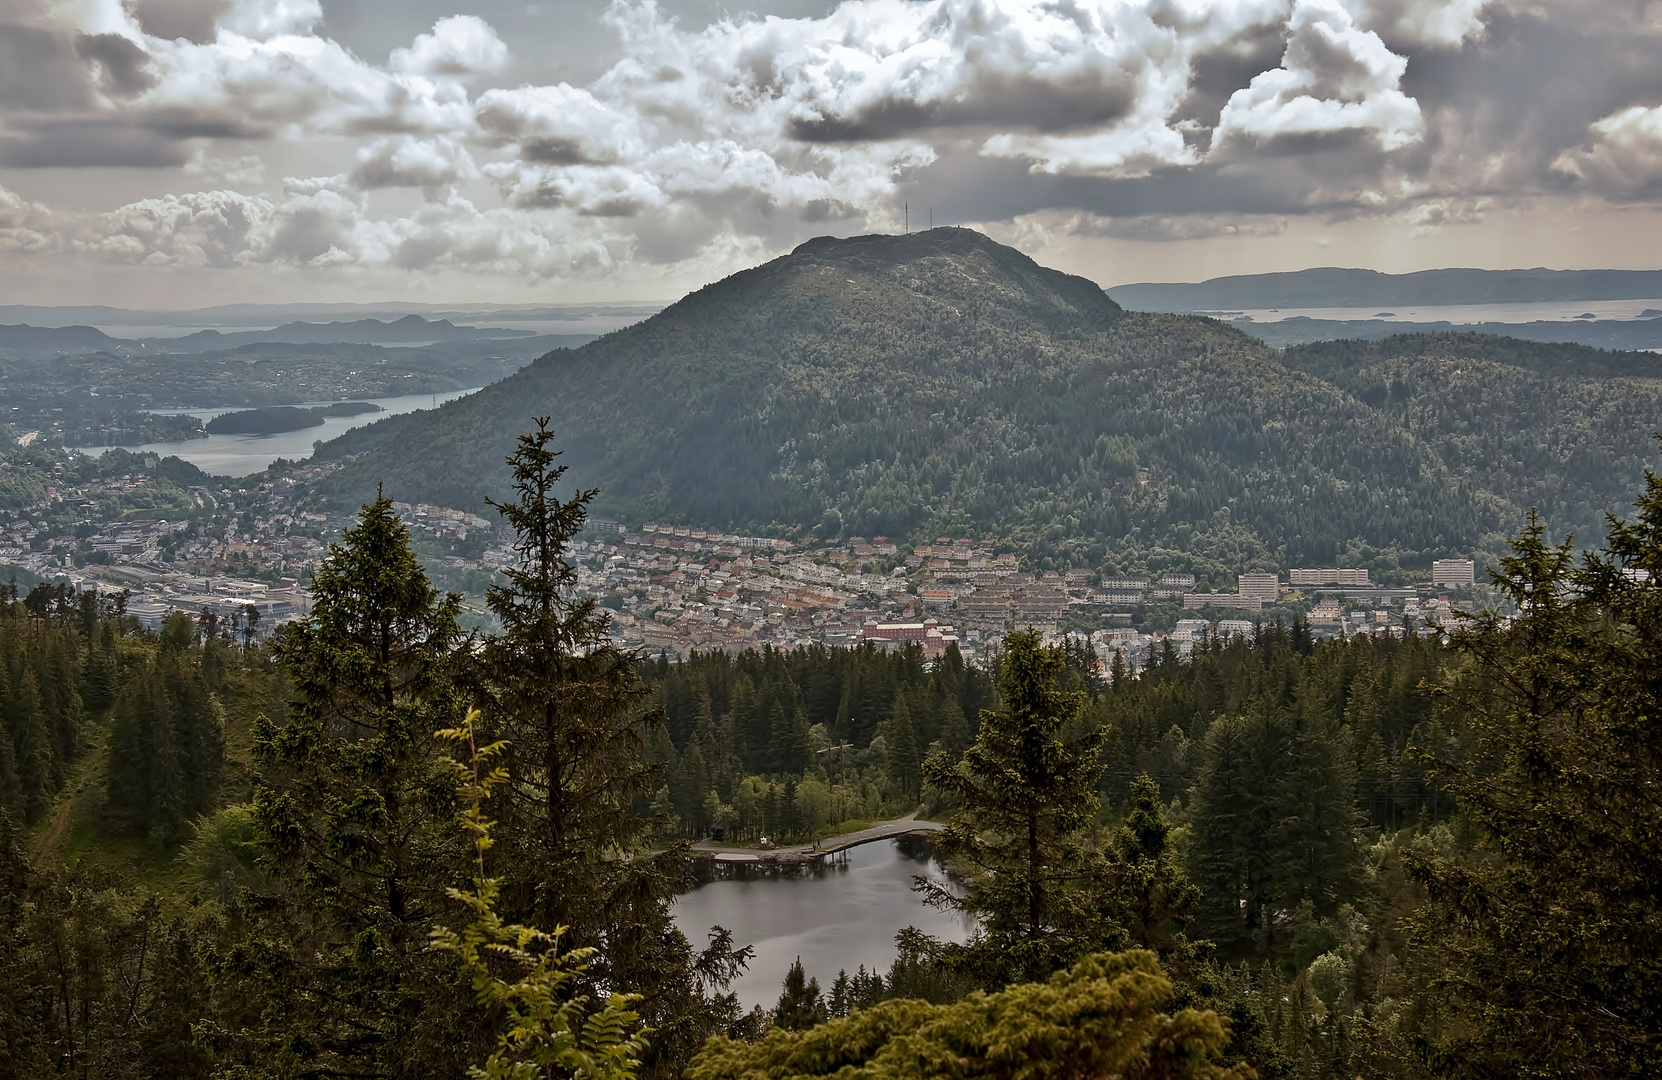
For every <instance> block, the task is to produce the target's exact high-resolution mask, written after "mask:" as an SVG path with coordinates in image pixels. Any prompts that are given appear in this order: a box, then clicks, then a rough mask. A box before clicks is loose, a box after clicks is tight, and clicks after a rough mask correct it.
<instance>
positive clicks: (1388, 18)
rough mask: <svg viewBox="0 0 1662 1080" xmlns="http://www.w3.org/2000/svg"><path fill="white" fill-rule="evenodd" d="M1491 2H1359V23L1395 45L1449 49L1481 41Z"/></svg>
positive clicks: (1355, 6)
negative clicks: (1485, 16) (1485, 10)
mask: <svg viewBox="0 0 1662 1080" xmlns="http://www.w3.org/2000/svg"><path fill="white" fill-rule="evenodd" d="M1489 4H1490V0H1358V2H1356V3H1354V4H1352V5H1351V11H1352V12H1353V13H1354V14H1355V16H1356V21H1357V23H1358V24H1359V25H1361V26H1362V28H1363V29H1366V30H1371V31H1373V32H1374V33H1376V34H1378V35H1380V36H1381V37H1382V38H1384V39H1385V40H1386V41H1389V42H1391V43H1392V44H1401V45H1409V46H1432V47H1442V48H1449V47H1452V46H1457V45H1459V44H1460V43H1461V42H1463V41H1468V40H1471V39H1472V38H1475V37H1478V36H1480V35H1481V33H1482V31H1483V19H1482V15H1483V10H1484V8H1486V7H1488V6H1489Z"/></svg>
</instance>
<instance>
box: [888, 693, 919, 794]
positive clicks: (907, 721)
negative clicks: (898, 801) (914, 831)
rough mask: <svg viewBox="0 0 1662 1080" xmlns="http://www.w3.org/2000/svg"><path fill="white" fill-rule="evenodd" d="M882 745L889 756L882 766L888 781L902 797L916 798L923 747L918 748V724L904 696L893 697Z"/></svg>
mask: <svg viewBox="0 0 1662 1080" xmlns="http://www.w3.org/2000/svg"><path fill="white" fill-rule="evenodd" d="M883 742H884V746H885V749H886V750H887V754H888V761H887V762H886V763H885V764H886V765H887V767H888V773H889V778H890V779H891V780H893V781H894V784H895V786H896V787H897V788H899V789H900V794H901V797H902V798H906V799H912V798H916V797H917V794H918V779H919V770H920V769H921V768H922V765H923V748H922V747H921V746H919V745H918V744H919V738H918V729H917V725H916V724H914V723H913V722H912V710H911V709H909V708H907V706H906V696H905V695H904V694H896V695H895V699H894V705H893V706H892V707H891V709H890V712H889V719H888V720H886V721H885V722H884V724H883Z"/></svg>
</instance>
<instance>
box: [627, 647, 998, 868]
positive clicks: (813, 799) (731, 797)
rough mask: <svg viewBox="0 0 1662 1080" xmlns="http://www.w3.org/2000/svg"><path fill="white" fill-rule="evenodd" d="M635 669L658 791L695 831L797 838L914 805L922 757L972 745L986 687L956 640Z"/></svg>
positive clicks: (676, 823) (725, 657)
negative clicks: (661, 777)
mask: <svg viewBox="0 0 1662 1080" xmlns="http://www.w3.org/2000/svg"><path fill="white" fill-rule="evenodd" d="M641 671H642V676H643V682H644V683H645V685H646V686H647V687H648V688H649V689H650V690H651V692H652V693H653V694H654V697H655V700H656V701H657V702H658V703H659V705H660V706H661V708H662V709H663V716H664V729H663V732H662V734H661V736H660V737H659V738H658V740H657V745H656V747H655V752H656V756H657V757H658V759H659V760H660V761H662V762H663V764H664V765H665V773H666V777H665V783H664V785H663V786H662V787H660V789H659V791H658V793H657V801H656V804H655V805H656V807H657V808H658V809H659V810H660V811H661V812H663V813H665V814H667V815H668V816H669V817H670V819H671V821H672V823H673V827H674V829H675V830H676V831H677V832H678V833H679V834H681V835H683V836H686V837H689V838H693V839H697V838H699V837H702V836H706V835H709V834H710V833H711V832H712V831H713V830H720V831H721V832H722V834H723V835H724V836H726V837H728V838H730V839H738V840H752V839H755V838H757V837H759V836H763V835H767V836H775V837H781V838H786V839H799V838H807V837H810V836H813V835H815V834H818V833H822V832H824V831H826V830H828V829H837V828H840V827H841V826H842V825H843V824H844V823H849V822H857V821H860V820H870V819H872V818H876V817H879V816H883V815H886V814H889V813H904V812H906V811H908V810H911V809H916V808H917V806H918V805H919V802H920V799H921V797H922V774H921V768H922V764H923V759H924V758H925V757H926V756H927V755H928V754H929V752H930V751H931V750H933V749H938V748H946V749H948V750H950V751H953V752H958V751H961V750H963V748H964V747H966V746H968V745H969V741H970V739H971V738H972V737H973V734H974V729H973V727H972V721H971V720H970V718H971V717H976V716H978V715H979V713H980V711H981V709H982V708H984V707H985V706H986V705H988V704H989V703H991V701H992V698H993V688H992V680H991V679H990V678H989V677H988V675H987V674H986V673H985V672H983V671H980V670H978V669H976V668H972V667H969V666H968V665H966V664H965V663H964V661H963V658H962V657H961V656H960V655H959V654H958V652H957V651H956V650H953V651H951V652H949V653H948V654H947V655H946V656H945V657H944V658H943V659H942V660H940V661H939V662H937V663H933V664H929V663H926V662H925V661H924V657H923V654H922V651H921V650H919V649H917V648H911V649H906V650H902V651H899V652H890V653H884V652H879V651H877V650H876V649H873V648H870V647H867V648H859V649H828V648H824V647H821V646H814V647H809V648H802V649H797V650H793V651H790V652H783V651H779V650H775V649H767V650H764V651H761V652H757V651H753V650H752V651H747V652H745V653H742V654H740V655H738V656H731V655H729V654H727V653H721V652H712V653H705V654H699V655H695V656H693V657H691V658H690V659H688V660H686V661H682V662H677V663H671V662H670V661H669V660H668V659H667V658H664V657H660V658H659V659H657V660H655V661H647V662H645V663H644V664H643V665H642V668H641Z"/></svg>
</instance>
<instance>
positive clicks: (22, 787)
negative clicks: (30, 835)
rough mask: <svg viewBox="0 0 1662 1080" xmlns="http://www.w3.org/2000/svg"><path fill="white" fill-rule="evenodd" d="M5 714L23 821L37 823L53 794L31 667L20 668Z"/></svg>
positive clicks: (47, 741)
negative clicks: (9, 729)
mask: <svg viewBox="0 0 1662 1080" xmlns="http://www.w3.org/2000/svg"><path fill="white" fill-rule="evenodd" d="M6 711H7V714H8V715H7V717H6V719H7V722H8V726H9V727H10V728H11V736H12V746H13V748H14V756H15V762H16V764H15V766H14V767H15V768H16V770H17V788H18V798H19V802H20V803H21V805H22V809H23V820H24V821H25V822H31V823H32V822H35V821H39V820H40V818H41V816H42V815H43V814H45V813H46V808H47V806H49V805H50V804H51V801H52V793H53V792H54V791H55V790H56V785H55V784H54V783H53V782H52V773H53V764H54V762H53V755H52V734H51V731H50V730H49V729H48V727H47V723H46V711H45V709H43V708H42V707H41V702H40V684H39V683H38V681H37V680H36V679H35V673H34V670H33V668H32V667H30V666H27V665H25V666H24V667H23V669H22V672H21V674H20V676H19V677H18V679H17V682H16V684H15V685H14V686H13V687H12V693H11V699H10V701H9V702H8V708H7V710H6Z"/></svg>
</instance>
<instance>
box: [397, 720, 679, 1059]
mask: <svg viewBox="0 0 1662 1080" xmlns="http://www.w3.org/2000/svg"><path fill="white" fill-rule="evenodd" d="M478 716H479V714H478V711H477V710H471V711H469V712H468V714H467V717H466V719H465V720H464V721H463V723H462V726H461V727H459V728H450V729H447V730H444V731H441V732H439V733H438V735H439V737H440V738H444V739H449V740H452V741H454V742H457V743H461V744H464V745H465V747H466V749H467V751H468V757H469V759H470V760H469V762H468V763H467V764H465V765H464V764H463V763H461V762H452V763H451V764H453V765H454V766H455V768H456V770H457V773H458V778H459V779H460V780H461V781H462V784H461V794H462V796H463V797H464V798H465V799H466V800H467V809H466V810H464V811H463V812H462V824H463V826H464V827H465V829H466V831H467V832H468V833H470V834H471V836H472V839H473V849H474V857H475V858H474V866H475V870H476V875H475V877H474V879H473V883H472V887H471V888H468V889H456V888H452V889H448V890H446V891H447V892H448V894H449V896H450V898H451V899H452V900H455V901H457V902H458V903H460V904H462V905H464V906H465V907H466V908H467V909H468V911H470V912H471V913H472V915H473V921H472V922H471V923H469V924H468V925H467V926H466V927H465V928H464V929H462V930H461V931H456V930H452V929H450V928H449V927H446V926H444V925H442V924H441V925H438V926H435V927H434V928H433V930H432V931H431V934H430V937H431V946H432V948H433V949H435V950H437V951H439V952H442V953H449V954H451V955H453V956H455V957H456V958H457V960H459V961H460V962H461V966H462V970H463V971H465V972H466V973H467V974H468V977H469V981H470V982H471V984H472V986H473V992H474V994H475V995H476V997H477V999H478V1002H479V1004H480V1006H482V1007H483V1008H484V1009H485V1010H487V1011H488V1012H489V1013H490V1014H492V1015H495V1016H500V1017H501V1018H502V1019H501V1029H502V1033H501V1034H500V1035H499V1036H498V1037H497V1048H496V1050H495V1052H494V1053H492V1054H491V1055H490V1057H489V1058H487V1059H486V1060H485V1064H484V1065H483V1066H473V1067H471V1068H469V1070H468V1075H469V1076H472V1077H476V1078H478V1080H544V1078H548V1077H571V1078H573V1080H634V1076H635V1072H636V1070H637V1068H638V1067H639V1066H640V1059H641V1056H642V1055H643V1054H644V1052H645V1050H646V1036H647V1034H648V1033H649V1031H650V1029H638V1028H637V1029H636V1030H635V1031H634V1032H633V1033H632V1034H631V1033H629V1032H630V1029H631V1028H636V1027H637V1025H636V1021H637V1020H638V1017H637V1016H636V1015H635V1014H634V1013H633V1012H631V1011H630V1008H629V1007H630V1005H631V1004H633V1003H634V1002H635V1001H637V1000H639V999H638V996H637V995H633V994H619V993H614V994H611V995H609V996H608V997H607V998H606V1003H605V1004H604V1005H603V1006H602V1007H600V1008H599V1009H597V1010H593V1011H592V1012H591V1011H590V1010H588V1009H587V1005H588V998H587V997H584V996H582V995H573V994H572V993H571V991H570V989H569V984H570V983H571V982H572V981H573V979H574V978H575V977H576V976H577V975H579V974H580V973H581V972H582V970H583V967H582V965H583V962H584V961H586V960H587V959H589V957H591V956H593V955H594V952H595V950H593V949H573V950H571V951H569V952H566V953H561V952H560V951H559V943H560V937H561V935H562V934H563V933H564V931H565V928H564V927H556V928H555V929H554V932H553V933H547V932H545V931H542V930H538V929H535V928H533V927H529V926H522V925H519V924H517V923H509V922H506V921H504V920H503V918H502V916H501V915H500V914H498V912H497V905H498V899H499V897H500V893H501V882H500V881H499V880H498V879H497V878H493V877H489V876H487V874H486V870H485V858H486V855H487V853H488V852H489V851H490V849H491V847H492V838H491V829H492V827H493V825H494V824H495V823H494V822H492V821H491V820H490V819H489V818H487V817H486V816H485V804H486V801H487V800H488V799H489V798H490V796H491V792H492V790H493V789H494V788H497V787H499V786H501V785H503V784H505V783H506V782H507V781H508V771H507V770H506V769H504V768H501V767H498V766H493V765H492V762H493V761H494V760H495V759H496V758H497V757H498V756H499V755H500V754H501V753H502V752H503V751H504V750H505V749H506V747H507V744H505V743H502V742H495V743H491V744H490V745H488V746H479V745H478V743H477V739H476V721H477V719H478ZM504 964H506V965H507V966H508V967H509V968H510V969H513V970H515V971H516V972H517V973H518V977H517V978H514V979H512V980H510V979H504V978H503V977H502V976H501V975H500V974H499V973H498V972H499V970H500V968H501V966H502V965H504Z"/></svg>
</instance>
